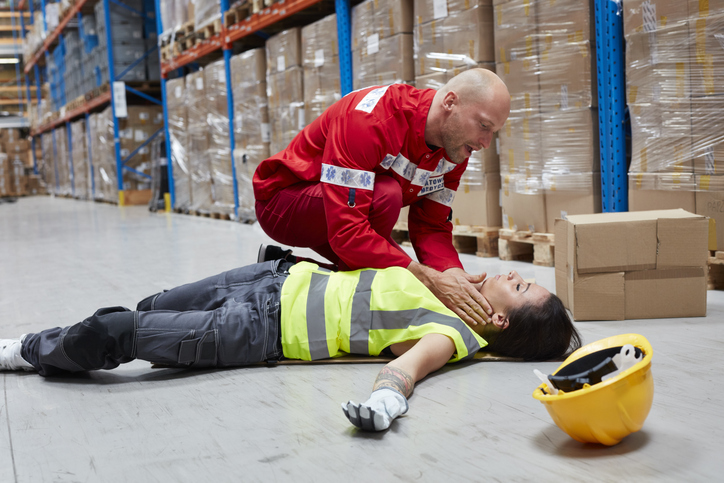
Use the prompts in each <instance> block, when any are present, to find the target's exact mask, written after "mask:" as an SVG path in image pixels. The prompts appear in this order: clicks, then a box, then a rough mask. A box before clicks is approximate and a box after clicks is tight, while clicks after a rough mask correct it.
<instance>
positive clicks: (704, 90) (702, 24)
mask: <svg viewBox="0 0 724 483" xmlns="http://www.w3.org/2000/svg"><path fill="white" fill-rule="evenodd" d="M689 31H690V32H691V37H692V40H690V41H689V49H690V52H689V55H690V57H689V58H690V59H691V83H692V95H693V96H694V97H697V96H712V95H721V94H724V38H722V32H723V31H724V14H722V11H721V10H720V11H719V15H716V16H712V17H708V18H694V19H692V20H691V21H690V22H689Z"/></svg>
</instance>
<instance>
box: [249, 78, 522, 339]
mask: <svg viewBox="0 0 724 483" xmlns="http://www.w3.org/2000/svg"><path fill="white" fill-rule="evenodd" d="M509 112H510V95H509V93H508V90H507V88H506V87H505V84H503V82H502V81H501V80H500V78H498V77H497V76H496V75H495V74H494V73H492V72H491V71H489V70H485V69H471V70H468V71H465V72H463V73H461V74H459V75H458V76H456V77H454V78H453V79H451V80H450V81H449V82H448V83H447V84H445V85H444V86H443V87H442V88H441V89H440V90H438V91H435V90H433V89H425V90H419V89H415V88H414V87H411V86H408V85H403V84H394V85H391V86H384V87H370V88H365V89H360V90H358V91H355V92H352V93H350V94H348V95H346V96H345V97H343V98H342V99H341V100H340V101H338V102H337V103H335V104H334V105H332V106H331V107H329V108H328V109H327V110H326V111H325V112H324V113H323V114H322V115H321V116H320V117H318V118H317V119H316V120H314V121H313V122H312V123H311V124H309V125H308V126H307V127H305V128H304V129H303V130H302V131H301V132H300V133H299V134H298V135H297V136H296V137H295V138H294V139H293V140H292V142H291V143H290V144H289V146H288V147H287V148H286V149H285V150H283V151H282V152H280V153H278V154H276V155H274V156H272V157H271V158H269V159H266V160H265V161H263V162H262V163H261V164H260V165H259V167H258V168H257V170H256V172H255V173H254V179H253V183H254V195H255V198H256V215H257V219H258V221H259V224H260V225H261V227H262V228H263V229H264V231H265V232H266V233H267V234H268V235H269V236H270V237H271V238H273V239H274V240H276V241H277V242H279V243H281V244H284V245H289V246H296V247H308V248H311V249H313V250H314V251H316V252H317V253H319V254H320V255H322V256H323V257H325V258H327V259H328V260H330V261H331V262H332V263H333V264H335V265H336V266H337V267H338V268H339V269H340V270H356V269H358V268H387V267H392V266H399V267H405V268H407V269H408V270H410V271H411V272H412V273H413V274H414V275H415V276H416V277H417V278H418V279H419V280H420V281H422V282H423V283H424V284H425V285H426V286H427V287H428V288H429V289H430V290H431V291H432V292H433V293H434V294H435V296H437V297H438V298H439V299H440V301H442V302H443V303H444V304H445V305H446V306H447V307H448V308H450V309H451V310H452V311H453V312H455V313H456V314H457V315H458V316H459V317H460V318H462V319H463V320H464V321H465V322H467V323H468V324H469V325H471V326H474V325H477V324H479V323H487V321H488V320H489V318H488V315H489V314H490V313H492V309H491V307H490V305H489V304H488V302H487V301H486V300H485V299H484V298H483V297H482V295H480V292H479V291H477V290H475V287H474V285H473V284H475V283H480V282H482V281H483V280H484V278H485V274H481V275H471V274H468V273H466V272H465V271H464V270H463V268H462V264H461V263H460V258H459V257H458V254H457V251H456V250H455V248H454V247H453V245H452V224H451V223H450V221H449V220H450V219H451V215H452V213H451V211H452V209H451V205H452V202H453V199H454V197H455V191H456V190H457V188H458V185H459V183H460V178H461V176H462V174H463V172H464V171H465V168H466V166H467V160H468V158H469V157H470V155H471V154H472V153H473V151H478V150H480V149H487V148H488V147H489V146H490V143H491V142H492V138H493V134H494V133H495V132H497V131H498V130H499V129H501V128H502V127H503V125H504V124H505V121H506V120H507V118H508V114H509ZM403 206H409V207H410V212H409V217H408V229H409V234H410V240H411V242H412V246H413V248H414V249H415V253H416V255H417V258H418V260H419V263H418V262H416V261H414V260H412V259H411V258H410V256H409V255H407V253H405V252H404V251H403V250H402V249H401V248H400V247H399V246H398V245H397V243H396V242H395V241H394V240H393V239H392V237H391V234H392V228H393V227H394V225H395V223H396V221H397V219H398V218H399V214H400V210H401V209H402V207H403ZM265 258H269V257H266V256H265V253H264V252H261V253H260V260H259V261H265Z"/></svg>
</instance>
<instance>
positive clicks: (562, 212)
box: [561, 210, 568, 220]
mask: <svg viewBox="0 0 724 483" xmlns="http://www.w3.org/2000/svg"><path fill="white" fill-rule="evenodd" d="M567 219H568V212H567V211H564V210H561V220H567Z"/></svg>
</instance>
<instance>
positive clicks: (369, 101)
mask: <svg viewBox="0 0 724 483" xmlns="http://www.w3.org/2000/svg"><path fill="white" fill-rule="evenodd" d="M389 87H390V86H384V87H378V88H377V89H372V90H371V91H369V92H368V93H367V95H366V96H364V97H363V98H362V100H361V101H360V102H359V104H357V106H356V107H355V110H356V111H364V112H367V113H371V112H372V110H373V109H374V108H375V106H376V105H377V103H378V102H379V101H380V99H381V98H382V96H384V95H385V92H387V89H389Z"/></svg>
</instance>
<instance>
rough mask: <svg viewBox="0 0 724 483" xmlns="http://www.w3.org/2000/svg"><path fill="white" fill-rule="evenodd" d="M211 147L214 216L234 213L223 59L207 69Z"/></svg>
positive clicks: (212, 208)
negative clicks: (215, 214)
mask: <svg viewBox="0 0 724 483" xmlns="http://www.w3.org/2000/svg"><path fill="white" fill-rule="evenodd" d="M204 81H205V89H204V93H205V96H206V106H207V109H208V113H207V115H206V123H207V124H208V133H209V144H208V149H207V150H206V158H207V159H208V162H209V169H210V172H211V200H212V207H211V212H212V213H222V214H225V215H232V214H233V213H234V177H233V175H232V170H231V140H230V138H229V114H228V112H229V108H228V106H227V96H226V70H225V67H224V60H223V59H221V60H218V61H216V62H213V63H211V64H209V65H207V66H206V68H205V69H204Z"/></svg>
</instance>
